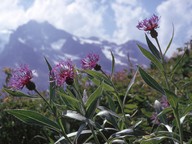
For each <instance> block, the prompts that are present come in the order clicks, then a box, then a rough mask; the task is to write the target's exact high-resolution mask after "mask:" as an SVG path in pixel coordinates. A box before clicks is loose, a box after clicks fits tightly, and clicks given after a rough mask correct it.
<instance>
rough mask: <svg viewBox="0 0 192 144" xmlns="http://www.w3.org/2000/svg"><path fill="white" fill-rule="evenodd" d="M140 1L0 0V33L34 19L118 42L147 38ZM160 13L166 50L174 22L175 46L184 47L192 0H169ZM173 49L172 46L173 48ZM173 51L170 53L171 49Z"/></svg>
mask: <svg viewBox="0 0 192 144" xmlns="http://www.w3.org/2000/svg"><path fill="white" fill-rule="evenodd" d="M139 2H143V1H141V0H111V1H110V0H34V3H33V4H32V6H31V7H30V8H28V9H24V7H22V5H19V3H21V0H1V5H0V34H1V32H2V31H4V30H5V29H8V30H9V29H16V28H17V27H18V26H19V25H21V24H24V23H26V22H27V21H29V20H31V19H35V20H37V21H45V20H46V21H48V22H50V23H51V24H53V25H54V26H56V27H57V28H61V29H64V30H66V31H68V32H70V33H72V34H74V35H77V36H84V37H87V36H98V37H100V38H103V39H108V40H113V41H115V42H118V43H123V42H126V41H127V40H130V39H137V40H140V41H143V42H144V41H145V39H144V32H142V31H139V30H138V29H137V28H136V25H137V23H138V21H139V20H142V19H144V18H146V17H150V16H151V15H152V13H150V12H149V11H148V10H147V9H146V8H144V7H143V5H142V3H139ZM157 14H158V15H160V16H161V19H160V28H159V30H158V31H159V40H160V42H161V43H162V46H163V48H164V49H165V46H166V44H167V43H168V41H169V38H170V37H171V32H172V23H174V26H175V38H174V41H173V45H172V48H173V47H174V48H175V47H178V46H181V45H182V44H183V43H184V42H186V41H187V40H188V39H189V38H190V37H191V35H192V28H191V26H192V1H191V0H184V1H182V2H180V0H167V1H164V2H162V3H161V4H160V5H159V6H158V7H157ZM172 51H173V49H172ZM170 53H171V52H170Z"/></svg>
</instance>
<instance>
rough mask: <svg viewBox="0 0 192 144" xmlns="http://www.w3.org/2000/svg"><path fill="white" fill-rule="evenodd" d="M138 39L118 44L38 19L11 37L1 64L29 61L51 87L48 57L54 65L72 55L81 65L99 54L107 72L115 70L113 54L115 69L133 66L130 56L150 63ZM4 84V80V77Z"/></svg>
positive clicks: (41, 81)
mask: <svg viewBox="0 0 192 144" xmlns="http://www.w3.org/2000/svg"><path fill="white" fill-rule="evenodd" d="M136 44H137V41H136V42H135V41H134V42H127V43H125V44H122V45H118V44H116V43H114V42H110V41H106V40H100V39H99V38H97V37H90V38H84V37H78V36H74V35H72V34H70V33H68V32H66V31H64V30H61V29H57V28H55V27H54V26H53V25H51V24H50V23H48V22H46V21H45V22H41V23H39V22H36V21H34V20H31V21H29V22H28V23H26V24H24V25H22V26H20V27H18V28H17V29H16V30H15V31H14V32H13V33H12V34H11V36H10V39H9V42H8V44H7V45H6V46H5V47H4V51H3V52H2V53H0V66H1V67H7V66H8V67H14V66H15V65H16V64H20V63H21V64H22V63H26V64H28V65H29V66H30V67H32V68H33V69H35V71H36V72H37V75H38V77H37V78H36V80H35V81H36V82H37V83H39V85H40V86H41V89H43V88H44V89H45V88H47V83H45V82H48V69H47V66H46V63H45V61H44V57H46V58H47V59H48V60H49V62H50V64H51V65H54V64H56V63H57V62H58V61H59V60H63V59H68V58H70V59H71V60H73V63H74V64H75V65H76V66H77V67H80V66H81V59H82V58H83V57H85V56H86V55H87V54H88V53H91V52H93V53H97V54H99V56H100V60H99V63H100V64H101V65H102V68H103V69H104V70H105V71H110V70H111V60H112V58H111V53H110V51H112V52H113V54H114V56H115V61H116V64H115V69H116V71H120V70H122V69H129V66H128V64H127V63H128V62H127V55H128V54H129V56H130V60H131V61H132V62H133V64H134V65H137V64H139V65H143V64H145V65H149V61H146V58H145V57H144V56H142V55H141V52H140V51H139V50H138V48H136V47H137V45H136ZM0 81H1V83H3V82H2V80H0Z"/></svg>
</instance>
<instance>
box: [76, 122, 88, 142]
mask: <svg viewBox="0 0 192 144" xmlns="http://www.w3.org/2000/svg"><path fill="white" fill-rule="evenodd" d="M85 128H86V124H85V123H83V124H81V125H80V127H79V129H78V131H77V134H76V136H75V138H74V141H73V143H74V144H75V143H78V141H77V140H78V138H79V136H80V135H81V133H82V132H83V130H84V129H85Z"/></svg>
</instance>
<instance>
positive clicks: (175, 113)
mask: <svg viewBox="0 0 192 144" xmlns="http://www.w3.org/2000/svg"><path fill="white" fill-rule="evenodd" d="M173 114H174V116H175V119H176V123H177V126H178V129H179V136H180V137H179V138H180V144H183V130H182V125H181V123H180V119H179V113H178V110H177V109H175V108H173Z"/></svg>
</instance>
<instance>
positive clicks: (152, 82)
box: [139, 67, 165, 95]
mask: <svg viewBox="0 0 192 144" xmlns="http://www.w3.org/2000/svg"><path fill="white" fill-rule="evenodd" d="M139 73H140V75H141V77H142V78H143V80H144V81H145V82H146V84H148V85H149V86H150V87H152V88H153V89H155V90H157V91H158V92H160V93H161V94H163V95H165V91H164V89H163V88H162V87H161V86H160V85H159V84H158V83H157V82H156V81H155V80H154V79H153V78H152V77H151V76H150V75H148V74H147V73H146V72H145V71H144V70H143V69H142V68H141V67H139Z"/></svg>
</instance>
